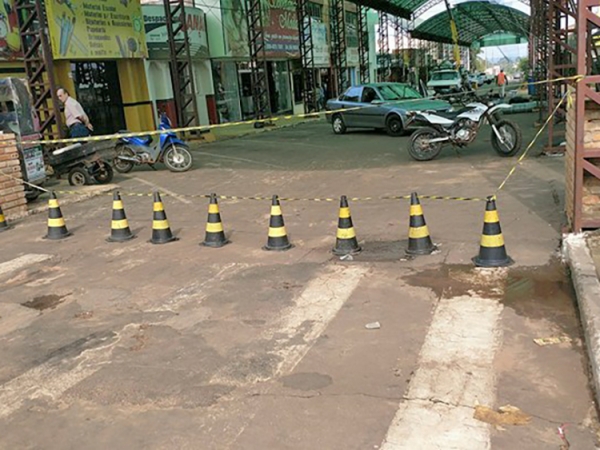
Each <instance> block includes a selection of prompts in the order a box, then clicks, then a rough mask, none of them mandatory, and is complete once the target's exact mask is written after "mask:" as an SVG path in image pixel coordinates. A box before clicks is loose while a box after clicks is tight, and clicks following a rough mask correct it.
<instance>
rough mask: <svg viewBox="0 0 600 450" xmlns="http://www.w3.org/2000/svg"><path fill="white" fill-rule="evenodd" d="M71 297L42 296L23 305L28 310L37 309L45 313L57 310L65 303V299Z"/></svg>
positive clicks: (65, 295) (64, 295)
mask: <svg viewBox="0 0 600 450" xmlns="http://www.w3.org/2000/svg"><path fill="white" fill-rule="evenodd" d="M69 295H71V293H70V292H69V293H68V294H63V295H58V294H48V295H40V296H39V297H34V299H33V300H30V301H27V302H24V303H21V305H23V306H25V307H26V308H31V309H37V310H38V311H43V310H45V309H50V308H56V307H57V306H58V305H60V304H61V303H62V302H64V301H65V297H67V296H69Z"/></svg>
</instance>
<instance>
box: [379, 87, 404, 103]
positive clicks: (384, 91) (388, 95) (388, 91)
mask: <svg viewBox="0 0 600 450" xmlns="http://www.w3.org/2000/svg"><path fill="white" fill-rule="evenodd" d="M379 94H380V95H381V97H382V98H383V99H384V100H386V101H393V100H401V97H400V95H399V94H398V92H396V91H395V90H394V88H393V87H392V86H390V85H384V86H379Z"/></svg>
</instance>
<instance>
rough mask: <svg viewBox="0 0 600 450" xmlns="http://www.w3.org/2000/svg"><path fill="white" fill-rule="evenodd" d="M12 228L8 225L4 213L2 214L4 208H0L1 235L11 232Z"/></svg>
mask: <svg viewBox="0 0 600 450" xmlns="http://www.w3.org/2000/svg"><path fill="white" fill-rule="evenodd" d="M11 228H12V227H11V226H10V225H8V222H7V221H6V218H5V217H4V213H3V212H2V206H0V233H1V232H3V231H6V230H10V229H11Z"/></svg>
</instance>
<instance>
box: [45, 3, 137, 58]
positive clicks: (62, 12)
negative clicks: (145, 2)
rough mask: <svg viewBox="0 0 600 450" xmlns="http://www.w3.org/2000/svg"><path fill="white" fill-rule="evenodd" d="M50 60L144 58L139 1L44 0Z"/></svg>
mask: <svg viewBox="0 0 600 450" xmlns="http://www.w3.org/2000/svg"><path fill="white" fill-rule="evenodd" d="M45 3H46V11H47V16H48V29H49V30H50V41H51V43H52V55H53V56H54V59H115V58H146V57H148V49H147V48H146V39H145V36H144V26H143V20H142V8H141V5H140V0H45Z"/></svg>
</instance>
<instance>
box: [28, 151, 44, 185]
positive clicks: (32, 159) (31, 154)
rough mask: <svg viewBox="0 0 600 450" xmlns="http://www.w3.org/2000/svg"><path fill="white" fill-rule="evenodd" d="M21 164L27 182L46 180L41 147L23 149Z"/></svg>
mask: <svg viewBox="0 0 600 450" xmlns="http://www.w3.org/2000/svg"><path fill="white" fill-rule="evenodd" d="M23 162H24V166H25V173H26V174H27V181H30V182H34V181H38V180H43V179H44V178H46V169H45V166H44V154H43V153H42V147H41V146H40V145H36V146H33V147H29V148H24V149H23Z"/></svg>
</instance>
